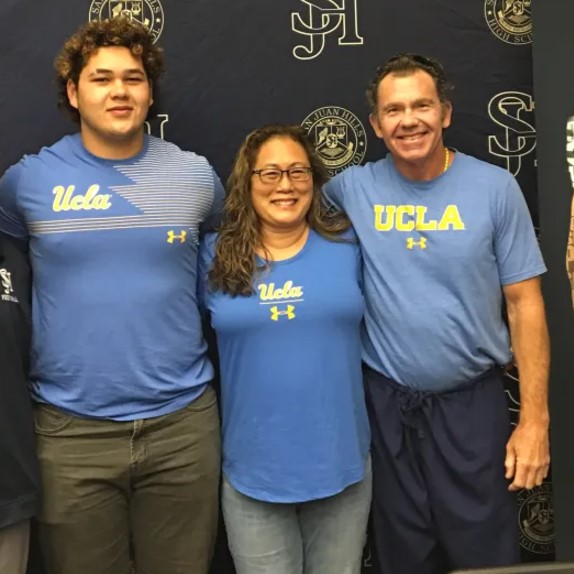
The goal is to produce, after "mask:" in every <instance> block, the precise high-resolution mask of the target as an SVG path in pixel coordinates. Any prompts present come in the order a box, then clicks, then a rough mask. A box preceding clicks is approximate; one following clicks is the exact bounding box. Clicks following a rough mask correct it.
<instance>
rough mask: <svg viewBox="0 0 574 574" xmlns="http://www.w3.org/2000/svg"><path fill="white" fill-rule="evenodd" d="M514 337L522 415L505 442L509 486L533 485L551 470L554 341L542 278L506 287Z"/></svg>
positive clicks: (511, 487) (513, 344)
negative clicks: (550, 397)
mask: <svg viewBox="0 0 574 574" xmlns="http://www.w3.org/2000/svg"><path fill="white" fill-rule="evenodd" d="M503 291H504V296H505V299H506V304H507V308H508V321H509V325H510V336H511V340H512V348H513V351H514V355H515V359H516V364H517V366H518V372H519V376H520V382H519V385H520V418H519V421H518V425H517V426H516V428H515V429H514V431H513V433H512V435H511V437H510V439H509V441H508V443H507V445H506V461H505V466H506V478H507V479H509V480H511V479H512V483H511V484H510V486H509V490H519V489H521V488H534V487H535V486H539V485H541V484H542V481H543V480H544V479H545V478H546V476H547V474H548V467H549V464H550V448H549V440H548V427H549V423H550V416H549V412H548V371H549V366H550V344H549V338H548V329H547V326H546V315H545V311H544V302H543V299H542V291H541V288H540V279H539V278H538V277H534V278H532V279H527V280H526V281H520V282H518V283H513V284H510V285H505V286H504V287H503Z"/></svg>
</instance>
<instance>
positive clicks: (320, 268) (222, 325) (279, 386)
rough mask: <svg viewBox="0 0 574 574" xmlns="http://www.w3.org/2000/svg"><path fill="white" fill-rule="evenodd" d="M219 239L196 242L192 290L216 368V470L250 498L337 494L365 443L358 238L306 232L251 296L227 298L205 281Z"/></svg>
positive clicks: (362, 457)
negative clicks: (196, 278)
mask: <svg viewBox="0 0 574 574" xmlns="http://www.w3.org/2000/svg"><path fill="white" fill-rule="evenodd" d="M347 237H349V238H351V236H350V235H348V236H347ZM215 241H216V236H215V235H210V236H208V237H207V238H206V242H205V244H204V245H203V246H202V250H201V267H200V269H201V270H200V273H201V276H202V277H203V282H202V284H201V285H200V287H201V289H202V292H203V299H204V301H205V307H206V309H207V310H208V312H209V314H210V316H211V324H212V326H213V328H214V330H215V332H216V334H217V343H218V349H219V358H220V365H221V407H222V421H223V472H224V473H225V476H226V477H227V479H228V480H229V482H230V483H231V484H232V485H233V486H234V487H235V488H236V489H237V490H239V491H240V492H242V493H243V494H245V495H247V496H250V497H252V498H255V499H258V500H264V501H269V502H301V501H306V500H314V499H318V498H324V497H327V496H331V495H334V494H336V493H338V492H340V491H342V490H343V489H344V488H345V487H347V486H349V485H350V484H353V483H356V482H358V481H360V480H361V479H362V478H363V477H364V474H365V461H366V457H367V453H368V450H369V443H370V434H369V426H368V421H367V414H366V409H365V399H364V393H363V385H362V374H361V340H360V324H361V319H362V317H363V309H364V302H363V295H362V292H361V286H360V253H359V246H358V244H357V243H356V241H355V242H333V241H327V240H326V239H324V238H322V237H321V236H319V235H317V234H315V233H314V232H312V231H311V232H310V233H309V237H308V239H307V242H306V244H305V246H304V248H303V249H302V250H301V251H300V252H299V253H298V254H297V255H296V256H294V257H292V258H290V259H288V260H285V261H278V262H274V263H272V265H271V268H270V270H269V271H268V272H264V273H263V275H262V276H260V277H259V278H258V279H256V282H255V293H254V294H253V295H252V296H249V297H241V296H238V297H231V296H229V295H224V294H223V293H221V292H219V291H216V292H213V291H211V290H210V289H209V288H208V287H207V286H206V282H207V272H208V270H209V269H210V267H211V264H212V261H213V257H214V245H215Z"/></svg>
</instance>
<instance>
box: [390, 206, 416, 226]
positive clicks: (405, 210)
mask: <svg viewBox="0 0 574 574" xmlns="http://www.w3.org/2000/svg"><path fill="white" fill-rule="evenodd" d="M414 214H415V206H414V205H399V206H398V207H397V214H396V216H395V219H396V222H397V223H396V226H397V229H398V230H399V231H412V230H413V229H414V228H415V222H414V221H413V220H410V221H407V222H406V223H405V222H404V221H403V216H404V215H410V216H413V215H414Z"/></svg>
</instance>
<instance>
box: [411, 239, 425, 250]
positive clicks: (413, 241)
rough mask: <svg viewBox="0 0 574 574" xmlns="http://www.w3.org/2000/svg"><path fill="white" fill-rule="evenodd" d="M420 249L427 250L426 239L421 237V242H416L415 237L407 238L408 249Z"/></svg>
mask: <svg viewBox="0 0 574 574" xmlns="http://www.w3.org/2000/svg"><path fill="white" fill-rule="evenodd" d="M415 246H416V247H420V248H421V249H426V248H427V239H426V237H421V239H420V241H415V238H414V237H408V238H407V249H414V247H415Z"/></svg>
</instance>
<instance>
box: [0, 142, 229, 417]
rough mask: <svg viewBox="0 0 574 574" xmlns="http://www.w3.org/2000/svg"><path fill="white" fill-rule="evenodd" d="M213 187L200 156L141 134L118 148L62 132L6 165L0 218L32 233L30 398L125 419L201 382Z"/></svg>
mask: <svg viewBox="0 0 574 574" xmlns="http://www.w3.org/2000/svg"><path fill="white" fill-rule="evenodd" d="M222 197H223V189H222V187H221V184H220V182H219V180H218V178H217V176H216V175H215V174H214V172H213V170H212V168H211V166H210V165H209V164H208V162H207V161H206V160H205V159H204V158H202V157H200V156H197V155H195V154H193V153H190V152H183V151H182V150H180V149H179V148H178V147H177V146H175V145H173V144H170V143H167V142H165V141H163V140H160V139H157V138H154V137H148V136H146V138H145V142H144V148H143V150H142V151H141V153H140V154H138V155H137V156H136V157H133V158H130V159H127V160H103V159H100V158H97V157H95V156H93V155H92V154H90V153H89V152H88V151H87V150H86V149H85V148H84V147H83V145H82V142H81V138H80V136H79V135H74V136H67V137H64V138H63V139H62V140H60V141H59V142H57V143H56V144H54V145H53V146H51V147H48V148H43V149H42V150H41V151H40V152H39V153H38V154H37V155H32V156H27V157H25V158H24V159H22V160H21V161H20V162H19V163H18V164H16V165H15V166H13V167H12V168H10V169H9V170H8V171H7V172H6V174H5V175H4V177H3V178H2V180H1V181H0V230H1V231H3V232H5V233H7V234H9V235H12V236H14V237H18V238H23V239H27V240H28V241H29V246H30V256H31V263H32V268H33V310H32V323H33V350H32V370H31V383H32V385H31V386H32V392H33V396H34V399H35V400H37V401H40V402H47V403H50V404H53V405H55V406H57V407H59V408H61V409H64V410H66V411H68V412H70V413H73V414H77V415H80V416H88V417H97V418H111V419H115V420H132V419H137V418H147V417H153V416H157V415H161V414H165V413H168V412H172V411H175V410H177V409H178V408H181V407H183V406H185V405H187V404H189V403H190V402H191V401H193V400H194V399H195V398H196V397H197V396H199V394H201V393H202V392H203V390H204V388H205V385H206V383H207V382H208V381H210V380H211V378H212V376H213V368H212V365H211V364H210V362H209V360H208V359H207V357H206V344H205V341H204V338H203V335H202V330H201V320H200V315H199V310H198V306H197V297H196V281H197V274H196V267H197V253H198V239H199V231H200V227H201V226H202V225H206V224H208V223H209V220H210V218H212V217H214V216H216V215H217V214H218V212H219V211H220V205H221V202H222Z"/></svg>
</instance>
